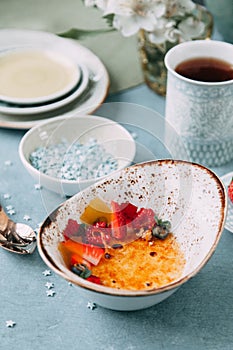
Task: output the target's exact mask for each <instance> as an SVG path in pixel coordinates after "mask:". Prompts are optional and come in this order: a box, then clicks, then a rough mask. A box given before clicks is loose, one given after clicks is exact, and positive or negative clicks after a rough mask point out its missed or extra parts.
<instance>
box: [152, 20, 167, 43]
mask: <svg viewBox="0 0 233 350" xmlns="http://www.w3.org/2000/svg"><path fill="white" fill-rule="evenodd" d="M169 23H171V21H169V20H168V19H167V18H159V19H158V20H157V22H156V24H155V26H154V29H153V31H151V32H150V33H149V34H148V37H149V40H150V42H151V43H153V44H161V43H163V42H164V41H165V40H166V39H167V38H166V36H165V33H166V27H167V25H168V24H169ZM172 23H173V22H172Z"/></svg>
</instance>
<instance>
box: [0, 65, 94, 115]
mask: <svg viewBox="0 0 233 350" xmlns="http://www.w3.org/2000/svg"><path fill="white" fill-rule="evenodd" d="M79 69H80V72H81V78H80V83H78V84H77V86H76V87H75V88H74V89H73V91H72V92H71V93H70V94H68V95H67V96H65V97H64V98H62V99H60V100H57V101H51V102H49V103H45V104H40V105H13V104H6V103H4V102H3V101H0V112H3V113H6V114H14V115H21V116H25V115H33V114H38V113H43V112H49V111H53V110H55V109H58V108H60V107H63V106H65V105H67V104H69V103H70V102H72V101H74V100H75V99H76V98H78V97H79V96H80V95H81V94H82V93H83V92H84V90H85V89H86V88H87V85H88V82H89V70H88V68H87V67H86V66H85V65H80V66H79Z"/></svg>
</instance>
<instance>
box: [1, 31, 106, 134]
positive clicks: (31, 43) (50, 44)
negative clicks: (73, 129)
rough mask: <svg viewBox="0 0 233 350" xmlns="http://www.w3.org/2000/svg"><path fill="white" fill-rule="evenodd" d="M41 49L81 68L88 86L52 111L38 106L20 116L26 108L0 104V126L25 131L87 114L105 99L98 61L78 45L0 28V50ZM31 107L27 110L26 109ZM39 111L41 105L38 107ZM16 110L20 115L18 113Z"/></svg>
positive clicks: (51, 36) (103, 77)
mask: <svg viewBox="0 0 233 350" xmlns="http://www.w3.org/2000/svg"><path fill="white" fill-rule="evenodd" d="M22 47H24V48H31V49H32V48H37V49H38V48H41V49H42V48H43V49H49V50H56V51H57V52H60V53H61V54H64V52H65V54H66V56H67V57H69V58H70V59H71V60H73V61H74V62H76V63H77V65H80V66H81V65H83V66H85V67H86V68H87V69H88V72H89V77H88V86H87V87H86V89H85V90H84V91H83V93H82V94H81V96H80V95H79V96H78V97H76V98H75V99H73V100H72V101H70V102H69V103H64V100H65V99H61V100H60V101H58V102H61V101H62V102H63V104H62V105H61V104H60V105H59V106H58V105H56V106H54V104H52V103H51V104H48V106H49V105H53V107H54V108H53V109H50V110H48V109H45V110H43V111H41V109H38V108H39V107H35V108H37V109H34V110H33V113H31V112H30V113H28V114H27V113H24V112H26V108H25V107H24V108H18V109H16V108H14V109H13V110H12V109H9V108H6V106H4V104H2V105H1V104H0V127H5V128H12V129H29V128H31V127H33V126H35V125H38V124H39V123H40V122H42V121H45V120H47V119H49V118H53V117H55V116H58V115H63V114H65V113H69V112H75V114H76V115H78V114H89V113H92V112H93V111H94V110H96V109H97V108H98V107H99V106H100V104H101V103H102V102H103V101H104V99H105V98H106V96H107V93H108V88H109V76H108V72H107V70H106V68H105V66H104V65H103V63H102V62H101V60H100V59H99V58H98V57H97V56H96V55H95V54H94V53H92V52H91V51H90V50H89V49H87V48H86V47H84V46H82V45H80V44H79V43H78V42H75V41H71V40H69V39H64V38H60V37H58V36H56V35H54V34H51V33H47V32H40V31H31V30H18V29H2V30H0V50H12V49H13V48H22ZM30 108H31V107H30ZM40 108H41V106H40ZM22 109H23V110H24V112H23V111H21V110H22ZM19 111H20V112H19Z"/></svg>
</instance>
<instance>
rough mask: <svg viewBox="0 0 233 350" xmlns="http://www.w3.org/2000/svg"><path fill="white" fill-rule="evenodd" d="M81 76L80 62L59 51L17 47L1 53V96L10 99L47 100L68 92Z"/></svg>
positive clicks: (23, 102)
mask: <svg viewBox="0 0 233 350" xmlns="http://www.w3.org/2000/svg"><path fill="white" fill-rule="evenodd" d="M80 79H81V70H80V68H79V66H78V64H77V63H75V62H73V61H72V60H71V59H69V58H68V57H66V56H65V55H62V54H61V53H59V52H57V51H53V50H48V49H42V48H41V49H40V48H15V49H12V50H6V51H3V52H2V53H1V55H0V100H2V101H4V102H7V103H13V104H20V105H21V104H22V105H28V104H30V105H31V104H41V103H47V102H49V101H53V100H56V99H59V98H62V97H63V96H64V95H66V94H67V93H69V92H70V91H71V90H72V89H73V88H74V87H75V86H76V85H77V84H78V82H79V81H80Z"/></svg>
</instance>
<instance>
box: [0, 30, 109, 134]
mask: <svg viewBox="0 0 233 350" xmlns="http://www.w3.org/2000/svg"><path fill="white" fill-rule="evenodd" d="M108 88H109V77H108V73H107V70H106V69H105V67H104V65H103V63H102V62H101V61H100V59H99V58H98V57H97V56H96V55H94V54H93V53H92V52H91V51H90V50H88V49H87V48H85V47H83V46H82V45H80V44H79V43H77V42H74V41H71V40H68V39H63V38H60V37H58V36H56V35H54V34H50V33H46V32H38V31H28V30H15V29H4V30H0V126H2V127H12V128H23V129H25V128H30V127H32V126H34V125H36V124H38V123H39V122H40V121H42V120H43V121H44V120H45V119H47V118H51V117H54V116H58V115H61V114H64V113H67V112H71V111H73V112H74V111H75V112H76V114H79V113H80V114H83V113H86V114H87V113H91V112H93V111H94V110H95V109H96V108H97V107H98V106H99V105H100V104H101V103H102V102H103V100H104V99H105V97H106V96H107V92H108Z"/></svg>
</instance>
